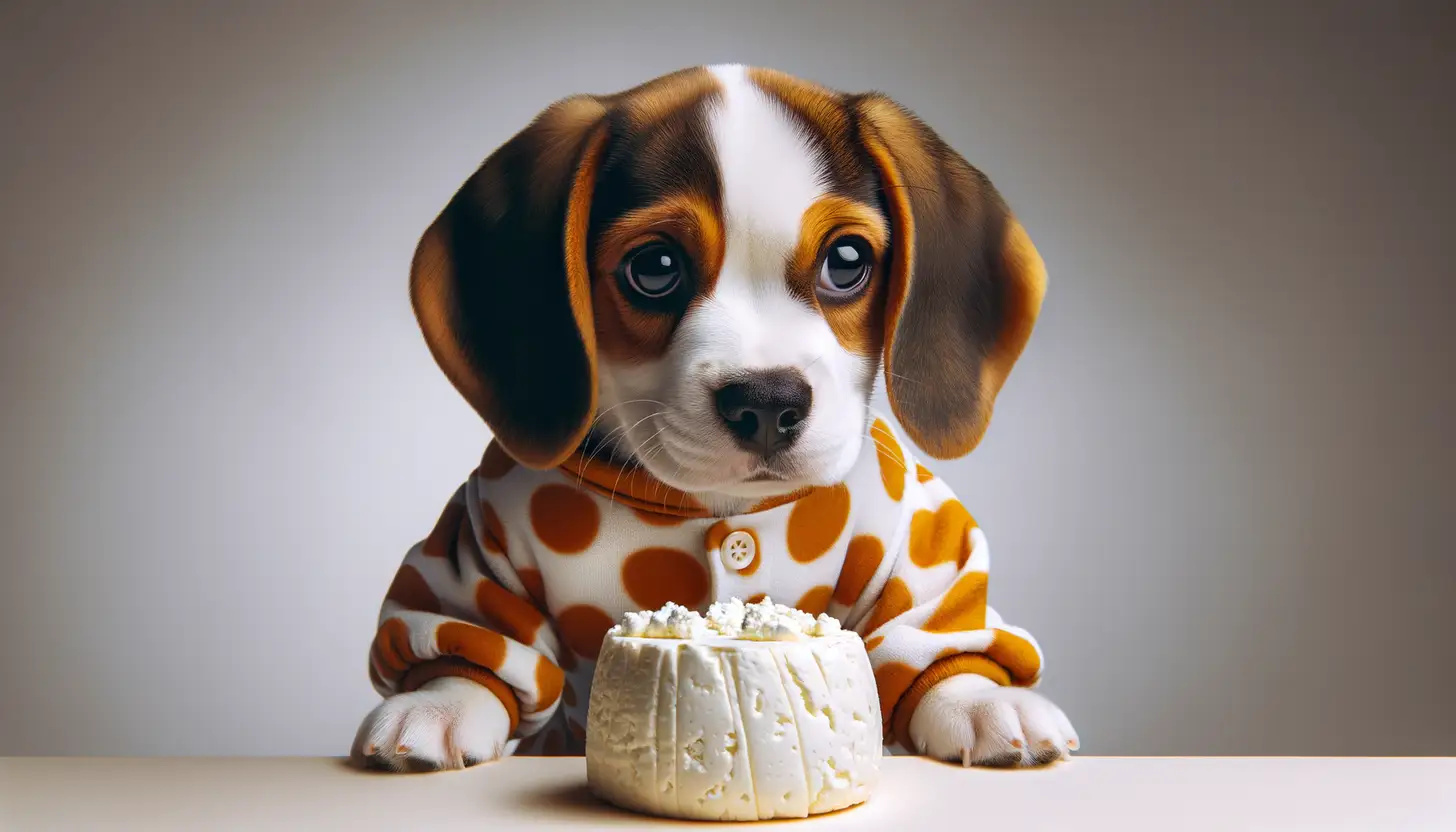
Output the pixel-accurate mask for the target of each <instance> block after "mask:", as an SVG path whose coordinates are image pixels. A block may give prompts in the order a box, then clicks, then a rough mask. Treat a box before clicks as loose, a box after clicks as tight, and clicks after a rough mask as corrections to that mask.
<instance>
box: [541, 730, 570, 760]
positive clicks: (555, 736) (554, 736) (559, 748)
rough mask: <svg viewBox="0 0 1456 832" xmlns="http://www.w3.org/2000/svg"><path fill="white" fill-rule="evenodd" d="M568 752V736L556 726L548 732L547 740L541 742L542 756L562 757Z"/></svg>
mask: <svg viewBox="0 0 1456 832" xmlns="http://www.w3.org/2000/svg"><path fill="white" fill-rule="evenodd" d="M565 752H566V738H565V737H563V736H562V735H561V732H560V731H558V730H556V729H555V728H552V729H550V730H549V731H547V732H546V741H545V742H543V743H541V756H543V757H560V756H562V755H563V754H564V753H565Z"/></svg>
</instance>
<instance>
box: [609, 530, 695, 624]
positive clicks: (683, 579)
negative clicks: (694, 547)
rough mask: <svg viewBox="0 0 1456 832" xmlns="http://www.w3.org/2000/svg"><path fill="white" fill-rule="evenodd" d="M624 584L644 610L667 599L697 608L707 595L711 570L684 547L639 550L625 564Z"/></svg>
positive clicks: (655, 607) (628, 557)
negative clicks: (684, 549) (685, 550)
mask: <svg viewBox="0 0 1456 832" xmlns="http://www.w3.org/2000/svg"><path fill="white" fill-rule="evenodd" d="M622 586H623V587H624V588H625V589H626V590H627V595H628V597H630V598H631V599H632V600H633V601H634V602H636V603H637V604H639V605H641V607H642V609H644V610H655V609H658V608H659V607H661V606H662V605H663V604H666V603H667V602H668V601H675V602H677V603H679V604H682V605H683V606H685V607H690V608H692V607H697V606H699V605H700V604H702V603H703V601H705V600H706V599H707V597H708V570H707V569H706V568H704V566H703V564H702V563H700V562H699V561H698V559H697V558H694V557H693V556H692V555H690V554H688V553H687V552H684V551H682V550H681V549H667V548H663V547H656V546H655V547H652V548H649V549H639V550H638V551H636V552H633V553H632V554H630V555H628V556H627V560H626V561H624V562H623V563H622Z"/></svg>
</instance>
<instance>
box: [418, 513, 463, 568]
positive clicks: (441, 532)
mask: <svg viewBox="0 0 1456 832" xmlns="http://www.w3.org/2000/svg"><path fill="white" fill-rule="evenodd" d="M464 519H465V506H464V505H463V504H461V503H456V502H451V503H450V504H449V505H447V506H445V510H444V511H442V512H440V519H438V520H436V521H435V527H434V528H433V529H431V530H430V534H429V536H428V537H426V538H425V545H424V547H423V550H424V553H425V554H426V555H428V556H430V557H432V558H443V557H445V556H446V555H448V554H450V549H451V548H452V547H453V545H454V543H455V537H456V535H458V534H459V533H460V521H462V520H464Z"/></svg>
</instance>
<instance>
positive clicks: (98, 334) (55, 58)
mask: <svg viewBox="0 0 1456 832" xmlns="http://www.w3.org/2000/svg"><path fill="white" fill-rule="evenodd" d="M604 6H610V7H614V8H603V7H604ZM628 9H630V13H629V12H628V11H627V10H628ZM1452 17H1453V14H1452V13H1451V12H1449V11H1444V10H1442V9H1441V6H1440V5H1439V4H1437V3H1430V4H1424V5H1415V4H1410V3H1376V2H1369V3H1365V4H1351V3H1333V2H1330V3H1320V2H1280V3H1228V2H1222V3H1212V2H1210V3H1202V4H1192V3H1160V2H1146V3H1125V2H1096V3H1074V2H1066V3H1055V4H1048V3H1018V4H1011V3H998V4H995V5H994V6H992V5H990V4H987V5H984V6H982V5H971V4H954V3H947V4H943V5H928V4H915V3H907V2H904V0H880V2H878V3H862V2H850V0H839V1H838V2H833V3H796V4H792V5H788V4H782V5H781V4H762V5H755V4H744V3H733V4H728V3H715V4H712V5H697V4H691V3H677V2H675V3H664V4H661V5H658V6H651V7H650V6H646V5H641V4H638V5H634V6H631V7H625V6H618V5H617V4H590V5H588V4H581V7H579V8H573V7H572V6H569V5H562V4H556V3H549V2H541V0H533V2H530V3H522V4H514V5H513V6H506V5H504V4H502V5H500V6H499V7H496V6H489V5H483V4H472V5H466V4H452V3H419V4H413V3H397V4H384V3H375V4H365V3H357V4H356V3H343V2H340V3H332V4H327V3H321V2H310V3H262V2H257V3H247V4H233V5H229V6H225V5H224V4H176V5H170V6H169V5H163V4H160V3H154V2H145V3H144V2H132V3H91V4H80V3H74V2H57V3H22V4H16V3H13V2H12V3H5V4H4V5H3V7H0V85H3V87H0V96H3V99H0V101H3V112H0V141H3V148H0V150H3V157H0V158H3V163H0V177H3V187H0V227H3V229H4V230H3V233H0V266H3V271H0V280H3V284H0V289H3V297H0V557H3V559H4V563H3V572H0V626H3V630H0V703H3V707H0V754H36V753H53V754H123V753H127V754H130V753H142V754H158V753H188V754H262V753H269V754H338V753H343V752H344V751H345V750H346V749H347V745H348V742H349V740H350V739H351V737H352V734H353V731H354V728H355V726H356V724H357V721H358V720H359V718H360V717H361V716H362V715H363V713H364V712H365V711H366V710H367V709H368V708H369V707H370V706H371V705H372V704H373V702H374V701H375V696H374V694H373V692H372V691H371V690H370V688H369V685H368V683H367V681H366V678H365V655H366V648H367V645H368V643H369V640H370V637H371V635H372V629H373V625H374V617H375V614H376V611H377V609H378V604H379V601H380V598H381V596H382V593H383V591H384V589H385V587H386V586H387V584H388V583H389V580H390V577H391V575H392V574H393V571H394V569H395V567H396V565H397V564H398V562H399V560H400V558H401V557H402V556H403V554H404V551H405V549H406V547H407V546H408V545H409V544H410V543H411V542H412V541H413V540H415V539H417V538H418V537H420V536H422V535H423V534H424V533H425V532H426V531H428V529H429V527H430V525H431V523H432V522H433V521H434V519H435V516H436V514H437V512H438V511H439V509H440V508H441V506H442V505H443V502H444V500H445V499H446V498H447V497H448V495H449V494H450V492H451V491H452V490H453V489H454V488H455V487H456V485H457V484H458V482H459V481H460V479H461V478H462V477H463V476H464V475H465V474H466V473H467V472H468V471H469V470H470V469H471V468H472V467H473V466H474V463H475V461H476V460H477V459H478V454H479V453H480V451H481V449H482V447H483V443H484V441H485V439H486V433H485V430H484V429H483V427H482V426H481V425H480V424H478V422H477V420H476V419H475V418H474V417H473V415H472V413H471V412H470V410H469V409H468V408H467V407H466V406H465V404H464V403H463V402H462V401H461V400H460V399H459V397H458V396H457V395H456V394H455V393H454V392H453V390H452V389H451V388H450V387H449V386H448V384H447V383H446V381H445V379H444V377H443V375H442V374H441V373H440V372H439V371H438V370H437V369H436V367H435V366H434V365H433V363H432V362H431V359H430V357H429V355H428V353H427V352H426V349H425V347H424V344H423V342H422V339H421V338H420V336H419V334H418V332H417V330H416V327H415V324H414V321H413V319H412V318H411V316H410V311H409V306H408V303H407V297H406V292H405V281H406V273H407V264H408V259H409V257H410V254H411V251H412V248H413V246H414V244H415V242H416V239H417V237H418V234H419V233H420V231H421V230H423V228H424V226H425V225H426V224H427V223H428V221H429V220H430V219H431V218H432V217H433V215H434V214H435V212H436V211H438V210H439V209H440V208H441V207H442V206H443V204H444V202H445V200H446V199H447V198H448V197H449V196H450V194H451V193H452V192H453V191H454V189H455V188H456V187H457V186H458V185H459V184H460V183H461V182H462V181H463V180H464V178H465V177H466V176H467V175H468V173H469V172H470V171H471V170H472V168H473V167H474V166H475V165H476V164H477V163H478V162H479V161H480V160H481V159H482V158H484V156H485V155H486V154H487V153H488V152H489V151H490V150H491V149H493V148H494V147H495V146H496V145H498V144H499V143H501V142H502V141H504V140H505V139H506V138H507V137H508V136H509V135H510V134H511V133H513V132H514V131H515V130H517V129H519V128H520V127H521V126H523V125H524V124H525V122H526V121H527V120H528V119H529V118H530V117H531V116H533V115H534V114H535V113H536V112H537V111H538V110H539V109H541V108H542V107H544V106H545V105H546V104H547V103H549V102H550V101H552V100H554V99H556V98H558V97H560V96H562V95H565V94H568V93H571V92H577V91H592V92H608V91H614V90H617V89H620V88H624V87H627V86H629V85H632V84H635V83H637V82H639V81H642V80H645V79H647V78H649V77H652V76H655V75H657V74H659V73H661V72H664V71H667V70H670V69H674V68H677V67H679V66H685V65H691V64H699V63H711V62H718V61H739V62H746V63H753V64H760V65H768V66H773V67H776V68H779V69H783V70H785V71H788V72H792V73H795V74H799V75H802V76H805V77H808V78H812V79H815V80H819V81H822V82H825V83H828V84H831V85H833V86H836V87H840V88H843V89H864V88H879V89H882V90H884V91H886V92H888V93H890V94H892V95H894V96H896V97H898V98H899V99H900V100H902V101H903V102H904V103H906V104H907V105H908V106H910V107H911V108H913V109H915V110H917V111H918V112H919V113H920V114H921V115H923V116H924V117H925V118H926V119H927V120H928V121H929V122H930V123H931V124H932V125H934V126H935V127H936V128H937V129H938V130H939V131H940V132H941V134H942V135H943V136H945V137H946V138H947V139H948V140H949V141H950V142H951V143H952V144H953V145H954V146H956V147H957V148H958V149H960V151H961V152H962V153H963V154H964V155H965V156H967V157H968V158H969V159H970V160H971V161H972V162H973V163H974V164H976V165H978V166H980V167H982V168H983V169H984V170H985V171H987V172H988V173H989V175H990V176H991V177H992V178H993V179H994V180H995V181H996V183H997V184H998V185H999V186H1000V188H1001V189H1002V191H1003V192H1004V193H1005V194H1006V195H1007V197H1008V198H1009V200H1010V201H1011V203H1012V205H1013V206H1014V207H1015V208H1016V210H1017V211H1018V213H1019V214H1020V215H1021V217H1022V219H1023V220H1024V222H1025V224H1026V226H1027V227H1028V228H1029V229H1030V231H1031V234H1032V237H1033V239H1034V240H1035V241H1036V243H1037V245H1038V247H1039V248H1040V251H1041V252H1042V254H1043V256H1044V257H1045V258H1046V260H1047V262H1048V264H1049V268H1050V274H1051V281H1052V282H1051V288H1050V293H1049V295H1048V300H1047V304H1046V308H1045V313H1044V315H1043V318H1042V320H1041V323H1040V325H1039V327H1038V330H1037V333H1036V335H1035V337H1034V338H1033V339H1032V342H1031V346H1030V348H1029V351H1028V352H1027V354H1026V357H1025V359H1024V361H1023V362H1022V363H1021V365H1020V366H1019V368H1018V370H1017V372H1016V373H1015V374H1013V375H1012V377H1011V381H1010V383H1009V385H1008V387H1007V389H1006V391H1005V393H1004V395H1003V397H1002V398H1001V401H1000V404H999V407H998V409H997V414H996V420H995V422H994V423H993V425H992V427H991V431H990V434H989V436H988V438H987V440H986V442H985V443H984V444H983V445H982V447H981V448H980V449H979V450H978V451H976V453H975V454H974V455H972V456H971V457H970V458H969V459H967V460H964V461H961V462H959V463H956V464H952V465H948V466H941V470H942V471H943V472H944V473H946V475H947V478H948V479H949V480H951V482H952V484H953V485H955V486H956V487H957V489H958V490H959V492H960V493H961V494H962V495H963V496H964V498H965V499H966V501H967V503H968V505H969V506H970V507H971V510H972V511H973V512H974V513H975V514H976V515H977V517H978V519H979V520H980V521H981V523H982V524H983V525H984V526H985V527H986V528H987V530H988V532H989V534H990V538H991V540H992V541H993V545H994V546H995V548H996V552H997V556H996V565H995V569H994V570H993V574H994V576H995V580H994V582H993V586H994V595H995V598H994V600H995V603H996V606H997V607H998V608H999V609H1001V610H1003V611H1004V612H1005V613H1006V614H1007V616H1008V617H1009V618H1010V619H1012V620H1013V621H1015V622H1016V623H1020V624H1022V625H1024V626H1026V627H1028V628H1029V629H1030V630H1031V631H1032V632H1033V633H1035V634H1036V635H1037V636H1038V637H1039V639H1040V640H1041V641H1042V643H1043V644H1044V645H1045V647H1046V649H1047V652H1048V658H1049V675H1048V678H1047V680H1046V684H1045V689H1046V690H1047V692H1049V693H1050V694H1051V695H1052V696H1054V697H1055V698H1056V699H1057V700H1058V701H1059V702H1060V703H1061V704H1062V705H1063V706H1065V708H1066V710H1067V712H1068V713H1069V714H1070V715H1071V716H1072V718H1073V720H1074V721H1075V722H1076V723H1077V725H1078V726H1079V727H1080V729H1081V732H1082V736H1083V738H1084V740H1085V746H1086V749H1087V751H1088V752H1089V753H1097V754H1380V755H1384V754H1438V753H1447V754H1449V753H1452V752H1453V749H1456V661H1453V657H1456V646H1453V642H1452V640H1453V637H1456V604H1453V600H1452V599H1453V594H1456V590H1453V587H1456V558H1453V555H1456V552H1453V545H1452V532H1453V521H1456V510H1453V509H1456V488H1453V470H1456V467H1453V463H1456V458H1453V442H1452V439H1451V437H1450V435H1449V428H1448V426H1449V425H1450V423H1451V421H1452V419H1451V413H1452V406H1453V404H1456V394H1453V382H1456V349H1453V346H1456V335H1453V332H1452V329H1451V327H1450V323H1449V318H1450V316H1451V314H1452V310H1453V309H1456V281H1453V274H1452V272H1453V269H1452V265H1451V261H1450V259H1449V258H1448V254H1447V250H1446V246H1445V243H1446V241H1447V240H1448V239H1449V238H1450V236H1451V234H1452V213H1453V212H1452V209H1451V204H1452V199H1453V185H1456V182H1453V178H1456V177H1453V159H1452V150H1451V148H1452V147H1453V146H1456V117H1453V101H1452V98H1453V96H1452V93H1451V86H1450V79H1452V78H1456V59H1453V57H1452V49H1451V43H1452V40H1453V34H1456V27H1453V25H1452Z"/></svg>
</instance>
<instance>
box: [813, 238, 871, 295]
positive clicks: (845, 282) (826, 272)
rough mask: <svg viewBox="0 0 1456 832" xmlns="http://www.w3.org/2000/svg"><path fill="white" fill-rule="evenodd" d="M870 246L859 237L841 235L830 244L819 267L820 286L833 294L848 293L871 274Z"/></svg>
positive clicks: (863, 283) (862, 283)
mask: <svg viewBox="0 0 1456 832" xmlns="http://www.w3.org/2000/svg"><path fill="white" fill-rule="evenodd" d="M870 261H871V257H870V246H869V244H868V243H866V242H865V241H864V240H862V239H860V238H859V237H840V238H839V239H837V240H835V241H834V242H833V243H830V244H829V251H828V252H826V253H825V255H824V265H823V266H822V267H821V268H820V269H819V288H820V289H823V290H824V291H825V292H827V293H829V294H831V295H848V294H852V293H854V292H856V291H858V290H859V289H860V288H862V287H863V286H864V285H865V282H866V281H867V280H868V279H869V276H870Z"/></svg>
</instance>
